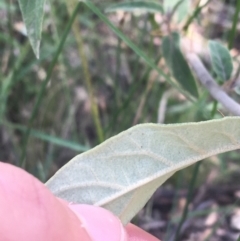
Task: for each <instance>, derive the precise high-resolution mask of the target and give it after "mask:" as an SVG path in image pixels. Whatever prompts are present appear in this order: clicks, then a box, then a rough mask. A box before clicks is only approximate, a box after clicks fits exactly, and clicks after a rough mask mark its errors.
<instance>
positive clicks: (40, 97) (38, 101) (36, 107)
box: [20, 3, 80, 168]
mask: <svg viewBox="0 0 240 241" xmlns="http://www.w3.org/2000/svg"><path fill="white" fill-rule="evenodd" d="M79 8H80V3H78V4H77V6H76V8H75V9H74V12H73V14H72V15H71V18H70V19H69V21H68V24H67V27H66V29H65V31H64V33H63V36H62V38H61V41H60V43H59V45H58V48H57V50H56V53H55V55H54V57H53V60H52V62H51V64H50V67H49V69H48V72H47V76H46V78H45V80H44V81H43V82H42V85H41V89H40V91H39V92H38V95H37V99H36V102H35V104H34V107H33V111H32V114H31V117H30V120H29V123H28V127H27V131H26V133H25V135H24V138H23V145H22V153H21V158H20V166H21V167H22V168H24V167H25V165H26V161H25V158H26V150H27V144H28V140H29V136H30V132H31V128H32V125H33V121H34V120H35V118H36V116H37V113H38V110H39V107H40V105H41V103H42V100H43V95H44V93H45V90H46V88H47V84H48V83H49V81H50V78H51V76H52V72H53V69H54V67H55V64H56V63H57V61H58V57H59V55H60V53H61V51H62V49H63V46H64V43H65V41H66V39H67V36H68V33H69V31H70V29H71V26H72V24H73V21H74V19H75V17H76V16H77V12H78V10H79Z"/></svg>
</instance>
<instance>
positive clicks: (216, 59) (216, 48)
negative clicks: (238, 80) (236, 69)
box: [208, 40, 233, 81]
mask: <svg viewBox="0 0 240 241" xmlns="http://www.w3.org/2000/svg"><path fill="white" fill-rule="evenodd" d="M208 47H209V50H210V56H211V61H212V66H213V70H214V72H215V73H216V74H217V77H218V78H219V79H220V80H221V81H227V80H229V79H230V77H231V74H232V70H233V64H232V58H231V55H230V53H229V51H228V49H227V48H226V47H224V46H223V45H222V44H220V43H219V42H217V41H213V40H210V41H209V44H208Z"/></svg>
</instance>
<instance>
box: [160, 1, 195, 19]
mask: <svg viewBox="0 0 240 241" xmlns="http://www.w3.org/2000/svg"><path fill="white" fill-rule="evenodd" d="M190 5H191V2H190V1H189V0H171V1H169V0H165V1H164V3H163V9H164V12H165V13H169V12H174V13H176V14H177V19H178V21H179V22H181V21H182V20H183V19H184V18H186V16H187V15H188V13H189V9H190Z"/></svg>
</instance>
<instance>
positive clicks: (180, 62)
mask: <svg viewBox="0 0 240 241" xmlns="http://www.w3.org/2000/svg"><path fill="white" fill-rule="evenodd" d="M179 42H180V36H179V34H178V33H176V32H174V33H172V34H171V35H170V36H166V37H164V38H163V41H162V53H163V57H164V58H165V60H166V62H167V65H168V67H169V68H170V70H171V72H172V74H173V76H174V78H175V79H176V80H177V81H178V82H179V83H180V84H181V85H182V87H183V88H184V89H185V90H186V91H188V92H189V93H190V94H192V95H193V96H195V97H198V90H197V85H196V82H195V79H194V77H193V75H192V72H191V70H190V68H189V66H188V64H187V62H186V60H185V58H184V57H183V54H182V52H181V50H180V45H179Z"/></svg>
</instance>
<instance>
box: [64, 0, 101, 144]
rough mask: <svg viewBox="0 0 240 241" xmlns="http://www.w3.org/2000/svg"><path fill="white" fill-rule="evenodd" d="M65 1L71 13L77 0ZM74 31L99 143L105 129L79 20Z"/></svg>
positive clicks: (73, 28)
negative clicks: (100, 115) (95, 96)
mask: <svg viewBox="0 0 240 241" xmlns="http://www.w3.org/2000/svg"><path fill="white" fill-rule="evenodd" d="M65 2H66V5H67V8H68V12H69V14H71V13H72V11H73V6H74V5H75V0H65ZM72 31H73V33H74V36H75V40H76V42H77V46H78V53H79V56H80V58H81V60H82V68H83V73H84V78H85V81H86V85H87V91H88V94H89V96H90V103H91V112H92V116H93V121H94V124H95V127H96V130H97V136H98V141H99V143H101V142H103V141H104V135H103V129H102V126H101V121H100V117H99V112H98V106H97V104H96V101H95V99H94V91H93V86H92V80H91V75H90V71H89V66H88V60H87V57H86V54H85V51H84V43H83V38H82V35H81V29H80V26H79V25H78V22H77V21H75V22H74V23H73V25H72Z"/></svg>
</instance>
